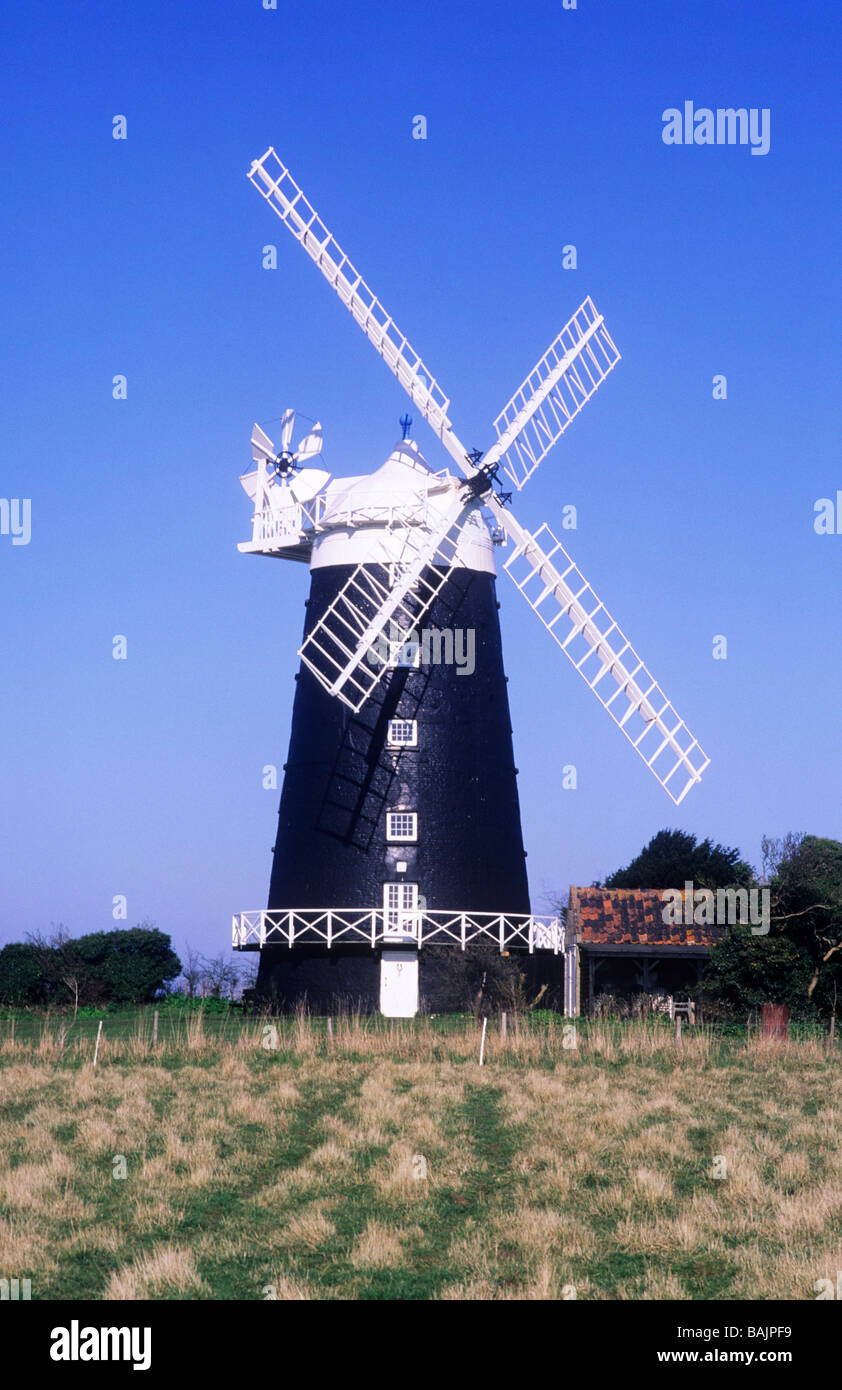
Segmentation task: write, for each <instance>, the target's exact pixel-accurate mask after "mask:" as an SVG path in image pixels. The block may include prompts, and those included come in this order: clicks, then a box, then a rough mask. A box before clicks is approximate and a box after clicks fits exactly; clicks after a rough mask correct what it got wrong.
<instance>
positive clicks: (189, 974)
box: [181, 943, 204, 999]
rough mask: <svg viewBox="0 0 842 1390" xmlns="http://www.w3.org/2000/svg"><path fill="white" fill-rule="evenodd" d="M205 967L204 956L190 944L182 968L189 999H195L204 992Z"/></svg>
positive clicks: (185, 989) (185, 990) (182, 976)
mask: <svg viewBox="0 0 842 1390" xmlns="http://www.w3.org/2000/svg"><path fill="white" fill-rule="evenodd" d="M203 974H204V965H203V961H202V955H201V953H200V952H199V951H196V950H195V949H194V948H193V947H192V946H191V945H190V944H189V943H188V946H187V950H186V951H185V953H184V964H183V965H182V967H181V978H182V980H183V981H184V993H185V994H186V995H187V998H188V999H194V998H195V997H196V995H197V994H201V991H202V978H203Z"/></svg>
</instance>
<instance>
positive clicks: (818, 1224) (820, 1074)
mask: <svg viewBox="0 0 842 1390" xmlns="http://www.w3.org/2000/svg"><path fill="white" fill-rule="evenodd" d="M25 1022H26V1020H24V1021H23V1022H22V1021H20V1020H15V1024H14V1029H12V1025H11V1022H10V1021H9V1020H5V1019H4V1020H0V1277H6V1278H12V1277H17V1278H20V1279H24V1278H29V1279H31V1281H32V1297H33V1299H76V1298H96V1299H101V1298H105V1299H125V1298H154V1299H229V1298H230V1299H264V1298H272V1297H276V1298H278V1299H325V1298H327V1299H335V1298H355V1299H388V1298H401V1299H431V1298H432V1299H542V1298H570V1297H574V1296H575V1297H577V1298H579V1299H665V1298H682V1299H727V1298H737V1299H769V1298H795V1299H813V1298H815V1296H816V1295H815V1292H814V1285H815V1282H816V1280H818V1279H820V1278H829V1279H831V1280H835V1278H836V1271H837V1270H838V1269H842V1068H841V1067H840V1058H839V1055H838V1052H837V1051H836V1050H835V1049H833V1050H830V1049H829V1047H828V1045H827V1044H826V1043H825V1042H823V1041H819V1040H814V1041H810V1040H803V1041H796V1042H791V1043H788V1044H777V1045H776V1044H763V1043H761V1042H760V1041H758V1040H755V1039H750V1040H748V1041H747V1040H746V1039H745V1038H740V1037H733V1038H722V1037H716V1036H714V1035H713V1034H712V1033H710V1032H707V1031H705V1030H702V1029H697V1030H692V1029H690V1030H685V1033H684V1037H683V1039H682V1041H681V1043H680V1044H679V1043H677V1042H676V1039H675V1036H674V1034H673V1033H672V1031H671V1030H670V1028H669V1026H668V1025H663V1024H660V1023H658V1022H650V1023H646V1024H637V1025H629V1024H626V1025H617V1026H613V1027H612V1026H609V1025H607V1024H591V1025H581V1024H580V1025H577V1030H576V1043H577V1045H576V1046H575V1047H570V1046H569V1045H568V1046H565V1039H566V1041H567V1043H568V1044H569V1043H570V1041H571V1034H570V1032H569V1030H568V1032H567V1034H565V1032H564V1029H563V1026H562V1024H561V1022H560V1021H559V1022H555V1023H554V1022H549V1021H547V1020H545V1021H543V1022H536V1021H534V1020H533V1021H530V1022H529V1023H528V1025H527V1021H525V1020H522V1021H520V1023H519V1024H517V1026H515V1027H512V1026H511V1024H510V1030H509V1036H508V1039H507V1041H506V1043H505V1044H504V1043H503V1040H502V1039H501V1037H500V1034H499V1028H498V1024H497V1023H496V1021H494V1020H492V1023H491V1025H490V1028H489V1036H488V1046H487V1053H486V1065H485V1066H483V1067H482V1068H480V1067H479V1065H478V1035H477V1031H476V1029H475V1026H474V1024H473V1021H472V1020H465V1019H459V1020H435V1019H434V1020H416V1021H414V1022H412V1023H407V1024H388V1023H386V1022H384V1021H382V1020H380V1021H373V1020H371V1021H367V1020H359V1019H345V1020H338V1021H335V1023H334V1036H333V1037H332V1038H330V1037H328V1035H327V1032H326V1028H325V1024H324V1020H309V1019H306V1018H299V1019H291V1020H286V1021H285V1022H283V1023H280V1022H279V1023H277V1024H274V1025H273V1024H267V1023H265V1022H261V1021H259V1020H256V1019H240V1018H236V1017H233V1018H231V1019H227V1018H225V1017H222V1018H220V1019H218V1020H209V1019H207V1018H204V1017H203V1016H202V1015H196V1016H194V1017H192V1018H187V1019H179V1020H176V1021H172V1020H170V1019H162V1021H161V1029H160V1031H159V1042H158V1046H157V1048H155V1049H153V1048H152V1046H151V1037H150V1023H151V1019H150V1016H149V1015H148V1014H147V1015H144V1016H143V1017H141V1018H140V1019H138V1017H137V1016H136V1015H135V1016H134V1017H133V1018H132V1019H124V1020H122V1021H121V1020H120V1019H116V1018H115V1019H106V1022H105V1028H104V1040H103V1043H102V1045H101V1050H100V1056H99V1063H98V1065H97V1067H96V1069H94V1067H93V1065H92V1058H93V1046H94V1042H93V1035H94V1034H95V1031H96V1024H95V1022H94V1021H93V1020H82V1021H80V1022H78V1023H76V1024H75V1025H73V1026H70V1025H69V1022H68V1021H64V1022H61V1021H58V1020H50V1021H48V1022H46V1023H44V1022H40V1023H33V1024H32V1027H25V1026H24V1023H25ZM165 1025H166V1026H165ZM267 1027H268V1028H272V1027H275V1028H276V1029H277V1032H276V1034H272V1033H271V1032H269V1033H267V1032H266V1031H265V1030H266V1028H267ZM62 1030H64V1031H62ZM266 1043H268V1044H270V1046H265V1045H264V1044H266ZM274 1044H277V1045H276V1046H274ZM832 1046H833V1045H831V1047H832ZM121 1156H122V1158H123V1159H124V1160H125V1162H124V1164H121V1162H120V1158H121ZM122 1171H125V1173H126V1176H125V1177H121V1176H119V1173H120V1172H122ZM716 1173H720V1174H722V1176H719V1177H717V1176H715V1174H716ZM115 1174H117V1176H115Z"/></svg>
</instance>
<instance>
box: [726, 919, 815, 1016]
mask: <svg viewBox="0 0 842 1390" xmlns="http://www.w3.org/2000/svg"><path fill="white" fill-rule="evenodd" d="M809 977H810V962H809V960H808V959H807V957H806V955H805V953H804V952H803V951H801V950H800V949H799V948H798V946H797V945H796V944H795V943H794V942H793V941H790V940H789V939H788V938H787V937H786V936H783V935H772V934H771V933H770V934H769V935H768V936H754V935H753V934H752V932H751V929H750V928H749V927H745V926H733V927H728V928H727V930H726V932H725V934H724V936H723V938H722V940H721V941H718V942H717V943H716V944H715V945H714V946H712V947H711V953H710V960H709V962H708V966H707V969H706V971H705V978H704V983H703V986H702V993H703V995H705V996H708V997H709V998H714V999H717V1000H720V1001H721V1002H722V1003H723V1004H726V1005H728V1006H729V1008H732V1009H734V1010H735V1011H736V1012H737V1013H740V1014H743V1015H745V1013H746V1012H747V1011H748V1010H749V1009H758V1008H760V1005H761V1004H787V1005H788V1006H789V1008H790V1010H791V1011H792V1012H793V1013H795V1014H802V1013H804V1012H805V1007H804V1005H805V1000H806V990H807V983H808V980H809Z"/></svg>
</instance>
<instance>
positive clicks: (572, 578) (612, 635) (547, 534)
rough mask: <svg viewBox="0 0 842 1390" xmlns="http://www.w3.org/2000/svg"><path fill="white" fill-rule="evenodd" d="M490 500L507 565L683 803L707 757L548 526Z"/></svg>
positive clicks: (606, 706)
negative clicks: (532, 524) (527, 521)
mask: <svg viewBox="0 0 842 1390" xmlns="http://www.w3.org/2000/svg"><path fill="white" fill-rule="evenodd" d="M492 505H494V506H495V509H499V511H500V512H501V513H502V518H503V520H504V521H505V524H506V528H507V530H508V532H509V535H510V537H511V538H512V540H513V541H514V544H515V549H514V551H513V553H512V555H511V556H510V557H509V559H508V560H507V562H506V564H505V566H504V568H505V569H506V572H507V573H508V574H509V576H510V578H511V579H512V580H513V581H514V583H515V585H516V587H517V588H518V589H519V591H520V592H521V593H522V594H523V596H524V598H525V599H526V601H527V603H528V604H529V606H530V607H531V608H532V609H533V610H534V612H535V613H537V615H538V617H539V618H540V619H541V621H542V623H543V624H544V626H545V628H546V629H547V631H548V632H549V634H550V636H551V637H552V638H553V640H554V641H555V642H557V643H558V645H559V646H560V647H561V650H562V651H563V652H564V654H565V656H566V657H567V658H568V659H569V660H570V662H571V663H572V665H573V666H574V667H575V668H576V670H577V671H578V672H579V674H580V676H581V677H582V679H583V680H584V681H585V682H586V684H587V685H588V686H590V688H591V690H592V691H593V692H594V694H595V695H596V697H597V699H598V700H599V702H600V704H601V705H602V706H603V708H604V709H606V710H607V711H608V713H609V714H610V715H611V718H612V719H613V720H614V722H615V724H616V725H617V727H618V728H619V729H621V730H622V732H623V734H624V735H625V737H626V738H627V739H628V740H629V742H630V743H631V745H632V747H633V748H634V749H635V750H636V751H637V753H638V754H639V755H640V757H641V758H642V759H643V761H644V762H645V763H646V765H647V767H648V768H649V770H650V772H652V774H653V775H654V777H655V778H656V779H657V781H658V782H660V784H661V786H662V787H663V788H664V790H665V791H666V792H667V794H668V795H669V796H670V797H672V800H673V801H674V802H675V804H676V805H678V804H679V803H680V802H681V801H683V799H684V797H685V796H686V795H687V792H688V791H689V790H690V788H691V787H692V786H694V785H695V783H696V782H698V781H699V780H700V778H701V775H702V773H703V772H704V770H705V768H706V767H707V766H708V764H709V763H710V759H709V758H708V757H707V756H706V754H705V753H704V752H703V751H702V749H701V748H700V746H699V744H698V741H697V740H696V739H695V738H694V737H693V736H692V734H691V733H690V731H689V729H688V728H687V726H686V724H685V723H684V721H683V719H681V718H680V717H679V716H678V714H677V713H676V711H675V709H674V707H673V706H672V704H671V703H670V701H669V700H668V699H667V698H666V696H665V695H664V693H663V691H662V690H661V688H660V686H659V685H658V684H657V682H656V681H655V680H654V678H653V677H652V675H651V674H650V672H649V671H648V670H647V668H646V667H645V666H644V664H643V662H642V660H641V659H640V657H639V656H638V654H637V652H636V651H635V650H634V648H633V647H632V645H631V643H630V642H629V641H628V639H627V638H626V637H625V635H624V634H623V632H622V631H621V629H620V628H619V627H618V625H617V623H616V622H615V621H614V619H613V618H612V617H611V615H610V613H609V612H608V610H607V609H606V608H605V606H604V604H602V603H601V602H600V600H599V599H598V598H597V596H596V594H595V593H594V591H593V589H592V588H591V586H590V584H588V582H587V580H586V579H585V578H584V576H583V575H582V573H581V571H580V570H579V569H578V567H577V566H576V565H575V564H574V563H573V561H572V560H571V559H570V556H569V555H568V554H567V552H566V551H565V550H564V548H563V546H562V545H561V543H560V541H558V540H557V539H556V537H555V536H554V535H553V534H552V532H551V531H550V529H549V527H547V526H542V527H541V528H540V529H539V530H538V531H537V532H536V533H535V535H534V536H533V535H531V534H530V533H529V532H528V531H526V530H524V528H523V527H521V526H520V525H518V523H517V522H516V521H515V520H514V518H513V517H512V515H511V513H509V512H506V511H504V509H503V508H502V507H500V504H499V503H497V502H496V499H494V502H493V503H492Z"/></svg>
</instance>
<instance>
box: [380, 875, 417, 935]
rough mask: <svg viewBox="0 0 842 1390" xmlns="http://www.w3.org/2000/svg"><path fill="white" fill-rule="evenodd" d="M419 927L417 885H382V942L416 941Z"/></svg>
mask: <svg viewBox="0 0 842 1390" xmlns="http://www.w3.org/2000/svg"><path fill="white" fill-rule="evenodd" d="M420 926H421V918H420V914H419V912H418V884H417V883H384V885H383V940H384V941H417V940H418V934H419V930H420Z"/></svg>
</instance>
